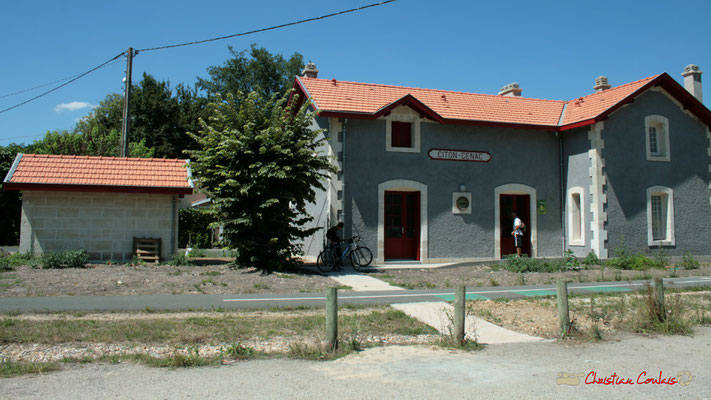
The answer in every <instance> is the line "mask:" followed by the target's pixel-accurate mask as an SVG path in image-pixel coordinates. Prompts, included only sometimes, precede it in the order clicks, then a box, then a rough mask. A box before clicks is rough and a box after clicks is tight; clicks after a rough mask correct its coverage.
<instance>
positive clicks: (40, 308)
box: [0, 277, 711, 313]
mask: <svg viewBox="0 0 711 400" xmlns="http://www.w3.org/2000/svg"><path fill="white" fill-rule="evenodd" d="M647 284H650V281H619V282H589V283H569V284H568V289H569V291H570V292H571V293H578V294H584V293H588V294H589V293H595V292H626V291H633V290H639V289H643V288H644V287H645V285H647ZM664 286H665V288H673V289H680V288H688V287H701V286H709V287H711V277H684V278H669V279H664ZM453 290H454V289H423V290H398V291H374V292H351V291H340V292H339V295H338V301H339V303H340V304H359V305H374V304H396V303H412V302H426V301H451V300H452V299H453V298H454V294H453V293H454V292H453ZM555 291H556V288H555V286H554V285H532V286H512V287H503V286H495V287H481V288H468V289H467V299H484V300H485V299H497V298H511V299H515V298H525V297H533V296H548V295H555ZM324 303H325V295H324V294H323V293H291V294H289V293H287V294H284V293H281V294H235V295H160V296H45V297H3V298H0V312H1V313H8V312H71V311H142V310H146V309H151V310H211V309H220V308H221V309H249V308H254V309H260V308H262V309H264V308H273V307H299V306H306V307H319V306H323V305H324Z"/></svg>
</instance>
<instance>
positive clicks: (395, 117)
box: [385, 106, 420, 153]
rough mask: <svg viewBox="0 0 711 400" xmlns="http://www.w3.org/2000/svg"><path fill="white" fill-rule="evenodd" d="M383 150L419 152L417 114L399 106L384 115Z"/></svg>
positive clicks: (418, 122)
mask: <svg viewBox="0 0 711 400" xmlns="http://www.w3.org/2000/svg"><path fill="white" fill-rule="evenodd" d="M385 150H386V151H399V152H404V153H419V152H420V116H419V114H417V113H415V112H414V111H412V110H411V109H410V108H408V107H402V106H401V107H398V108H397V109H395V110H393V112H392V113H391V114H389V115H388V116H386V117H385Z"/></svg>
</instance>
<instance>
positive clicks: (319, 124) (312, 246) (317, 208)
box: [295, 117, 333, 259]
mask: <svg viewBox="0 0 711 400" xmlns="http://www.w3.org/2000/svg"><path fill="white" fill-rule="evenodd" d="M311 129H313V130H317V129H326V131H325V132H323V133H321V134H320V135H319V138H324V137H325V136H324V135H326V136H329V135H331V134H332V133H331V132H329V131H328V129H329V125H328V119H327V118H320V117H316V118H314V120H313V121H312V124H311ZM318 151H319V152H321V153H325V154H328V153H329V145H328V142H324V143H323V145H322V146H321V147H319V149H318ZM323 184H324V187H325V189H318V188H317V189H315V192H316V198H315V200H314V202H313V203H309V204H307V205H306V214H307V215H308V216H310V217H312V218H313V220H311V221H310V222H308V223H306V224H304V229H311V228H321V229H319V230H318V231H316V232H315V233H314V234H313V235H311V236H308V237H306V238H304V239H297V240H296V241H295V242H296V244H299V245H301V247H302V251H303V253H304V256H306V257H308V258H312V259H315V258H316V257H317V256H318V254H319V252H320V251H321V250H322V249H323V243H324V237H325V235H326V230H327V229H328V227H327V226H326V225H327V224H328V222H329V209H330V206H329V203H328V194H327V191H328V190H329V185H330V182H329V181H324V183H323ZM332 220H333V219H331V221H332Z"/></svg>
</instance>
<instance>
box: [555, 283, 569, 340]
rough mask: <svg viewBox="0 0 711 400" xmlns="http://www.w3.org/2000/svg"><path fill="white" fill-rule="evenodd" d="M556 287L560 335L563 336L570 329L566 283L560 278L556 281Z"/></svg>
mask: <svg viewBox="0 0 711 400" xmlns="http://www.w3.org/2000/svg"><path fill="white" fill-rule="evenodd" d="M556 286H557V289H558V320H559V321H560V337H561V338H564V337H566V336H567V335H568V330H570V315H569V314H568V283H567V282H566V281H564V280H562V279H559V280H558V281H557V282H556Z"/></svg>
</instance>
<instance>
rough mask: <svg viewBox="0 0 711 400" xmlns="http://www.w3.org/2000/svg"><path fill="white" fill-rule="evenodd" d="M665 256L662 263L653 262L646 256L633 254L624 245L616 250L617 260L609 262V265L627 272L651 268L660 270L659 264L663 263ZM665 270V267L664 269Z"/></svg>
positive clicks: (658, 261)
mask: <svg viewBox="0 0 711 400" xmlns="http://www.w3.org/2000/svg"><path fill="white" fill-rule="evenodd" d="M663 260H664V259H663V254H662V258H661V261H660V260H652V259H650V258H649V257H647V256H645V255H644V254H640V253H632V252H631V251H629V250H628V249H627V247H626V246H625V244H624V243H622V244H621V245H620V247H618V248H617V249H616V250H615V258H613V259H610V260H608V261H607V265H609V266H610V267H612V268H617V269H625V270H630V269H634V270H646V269H651V268H659V264H660V263H663V262H664V261H663ZM662 268H663V267H662Z"/></svg>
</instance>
